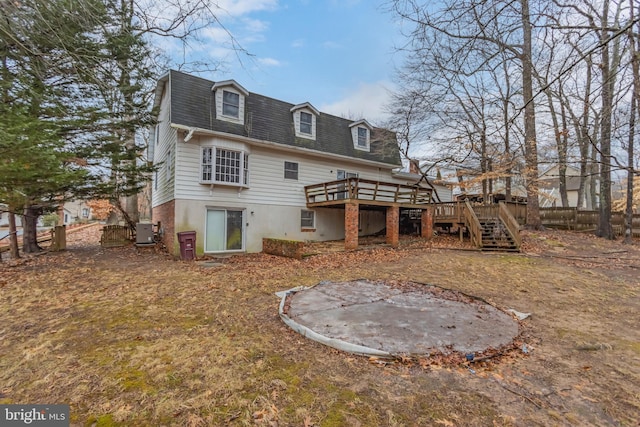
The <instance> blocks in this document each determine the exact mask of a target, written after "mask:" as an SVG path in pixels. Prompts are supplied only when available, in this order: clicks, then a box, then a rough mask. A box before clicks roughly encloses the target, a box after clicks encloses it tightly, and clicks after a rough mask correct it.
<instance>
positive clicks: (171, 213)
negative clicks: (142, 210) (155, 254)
mask: <svg viewBox="0 0 640 427" xmlns="http://www.w3.org/2000/svg"><path fill="white" fill-rule="evenodd" d="M175 207H176V201H175V200H171V201H170V202H167V203H163V204H161V205H160V206H156V207H154V208H153V211H152V213H151V215H152V218H153V222H158V221H160V225H161V227H162V230H163V234H162V243H164V245H165V246H166V247H167V250H168V251H169V253H171V254H173V255H179V254H180V252H179V251H178V252H176V249H175V248H174V244H175V239H176V236H175V234H176V221H175V217H176V208H175Z"/></svg>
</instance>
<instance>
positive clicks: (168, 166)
mask: <svg viewBox="0 0 640 427" xmlns="http://www.w3.org/2000/svg"><path fill="white" fill-rule="evenodd" d="M164 162H165V165H164V167H165V176H164V179H165V181H170V180H171V178H172V177H173V151H171V150H169V151H167V158H166V159H165V161H164Z"/></svg>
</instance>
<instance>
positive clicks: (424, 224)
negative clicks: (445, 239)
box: [420, 208, 433, 239]
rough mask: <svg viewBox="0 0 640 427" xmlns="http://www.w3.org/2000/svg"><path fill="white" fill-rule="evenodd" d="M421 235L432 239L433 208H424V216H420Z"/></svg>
mask: <svg viewBox="0 0 640 427" xmlns="http://www.w3.org/2000/svg"><path fill="white" fill-rule="evenodd" d="M420 235H421V236H422V237H425V238H427V239H431V238H432V237H433V208H427V209H423V210H422V217H421V218H420Z"/></svg>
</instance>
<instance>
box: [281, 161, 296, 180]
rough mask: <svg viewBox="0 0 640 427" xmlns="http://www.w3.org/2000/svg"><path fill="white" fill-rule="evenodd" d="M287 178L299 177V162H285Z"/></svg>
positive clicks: (285, 175)
mask: <svg viewBox="0 0 640 427" xmlns="http://www.w3.org/2000/svg"><path fill="white" fill-rule="evenodd" d="M284 177H285V179H295V180H297V179H298V164H297V163H295V162H284Z"/></svg>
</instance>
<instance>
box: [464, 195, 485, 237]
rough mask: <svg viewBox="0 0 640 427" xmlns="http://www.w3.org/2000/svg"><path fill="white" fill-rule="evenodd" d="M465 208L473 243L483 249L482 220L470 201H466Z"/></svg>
mask: <svg viewBox="0 0 640 427" xmlns="http://www.w3.org/2000/svg"><path fill="white" fill-rule="evenodd" d="M464 204H465V208H466V209H463V210H464V219H465V223H466V224H467V227H468V228H469V234H470V235H471V241H472V242H473V243H474V244H475V245H476V246H477V247H478V248H481V247H482V226H481V225H480V220H478V216H477V215H476V213H475V212H474V210H473V206H471V203H469V201H468V200H465V201H464Z"/></svg>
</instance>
